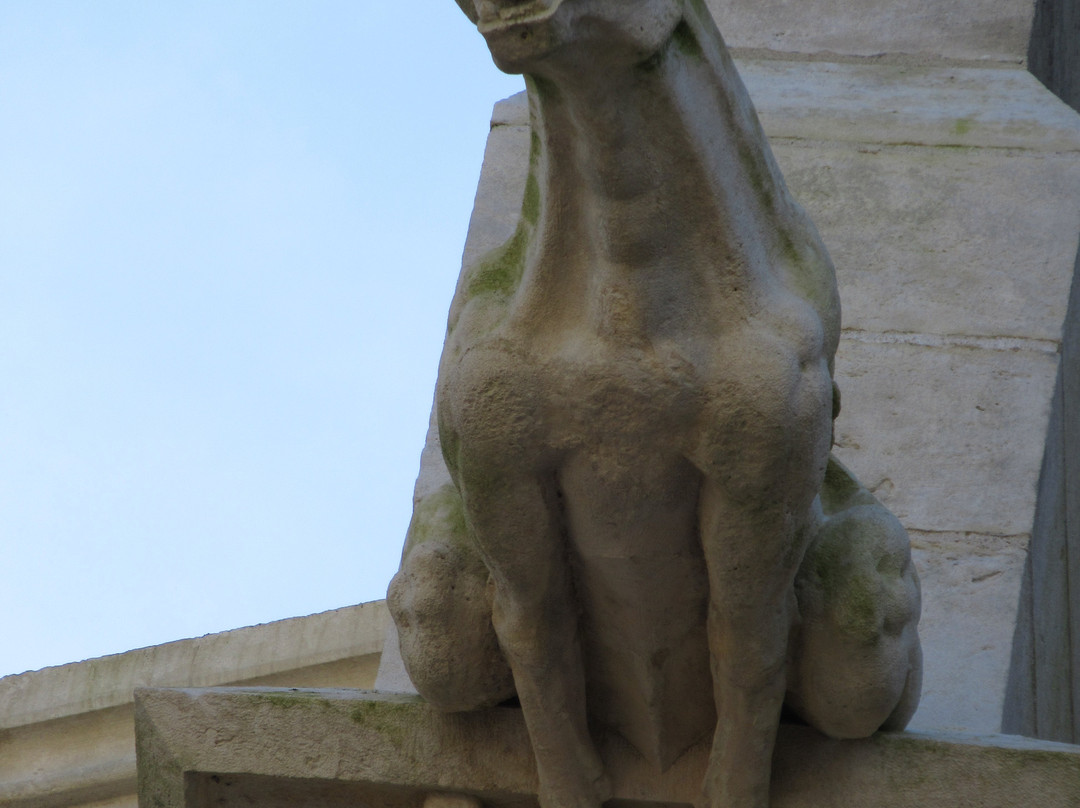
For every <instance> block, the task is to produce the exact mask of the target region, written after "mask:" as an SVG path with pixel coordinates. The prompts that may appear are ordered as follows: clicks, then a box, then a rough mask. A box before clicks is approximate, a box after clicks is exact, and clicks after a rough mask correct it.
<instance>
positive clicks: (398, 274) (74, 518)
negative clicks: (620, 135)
mask: <svg viewBox="0 0 1080 808" xmlns="http://www.w3.org/2000/svg"><path fill="white" fill-rule="evenodd" d="M521 86H522V84H521V80H520V78H518V77H506V76H503V75H502V74H500V73H499V72H498V71H497V70H496V69H495V67H494V66H493V65H492V64H491V61H490V58H489V57H488V54H487V50H486V48H485V47H484V44H483V40H482V39H481V38H480V36H479V35H478V34H477V33H476V31H475V29H474V28H472V26H471V25H470V24H469V23H468V21H467V20H466V19H465V17H464V16H463V15H462V14H461V12H460V11H459V10H458V8H457V6H456V5H455V3H454V0H431V2H426V1H425V2H423V3H421V4H420V5H402V4H400V3H390V2H379V3H374V2H368V0H359V1H357V0H353V1H352V2H330V1H329V0H325V1H320V0H305V2H302V3H301V2H290V3H284V2H271V1H270V0H246V1H244V2H240V1H239V0H213V1H212V2H211V1H210V0H201V1H196V2H192V1H191V0H186V1H185V2H180V1H179V0H171V1H170V2H164V0H163V1H162V2H152V3H148V2H145V1H144V0H125V1H124V2H107V0H95V2H92V3H90V2H55V1H54V0H6V2H5V3H4V10H3V14H2V17H0V121H2V125H0V548H2V550H3V556H2V562H0V615H2V617H0V628H2V631H0V675H4V674H9V673H18V672H21V671H24V670H28V669H36V668H40V667H44V666H47V665H55V664H62V663H65V662H71V661H76V660H80V659H84V658H87V657H92V656H99V655H102V654H107V653H115V652H120V651H125V650H128V649H131V648H136V647H141V646H145V645H154V644H158V643H162V642H167V641H169V640H174V639H180V638H183V637H190V636H198V635H200V634H205V633H208V632H215V631H222V630H225V629H229V628H235V627H238V626H243V625H249V624H253V623H259V622H266V621H269V620H276V619H279V618H284V617H291V616H296V615H302V614H309V613H312V612H317V611H322V610H325V609H331V608H336V607H339V606H345V605H349V604H352V603H359V602H363V601H367V600H374V599H378V598H381V597H383V596H384V593H385V590H386V584H387V582H388V580H389V578H390V576H391V575H392V574H393V571H394V570H395V569H396V566H397V561H398V556H399V553H400V550H401V544H402V540H403V538H404V532H405V528H406V525H407V523H408V519H409V515H410V509H411V504H410V500H411V492H412V484H413V480H414V478H415V475H416V471H417V467H418V460H419V453H420V449H421V446H422V443H423V437H424V431H425V428H426V423H427V416H428V411H429V408H430V404H431V394H432V389H433V384H434V378H435V369H436V364H437V362H438V355H439V351H440V349H441V344H442V337H443V332H444V329H445V321H446V309H447V306H448V303H449V299H450V295H451V293H452V291H453V286H454V282H455V280H456V278H457V274H458V269H459V261H460V255H461V248H462V245H463V243H464V237H465V232H466V226H467V223H468V216H469V211H470V209H471V204H472V198H473V193H474V191H475V187H476V179H477V177H478V174H479V167H480V161H481V157H482V154H483V146H484V139H485V136H486V133H487V127H488V119H489V115H490V110H491V105H492V103H493V102H494V101H496V100H498V99H499V98H501V97H504V96H506V95H509V94H511V93H513V92H516V91H517V90H518V89H520V88H521Z"/></svg>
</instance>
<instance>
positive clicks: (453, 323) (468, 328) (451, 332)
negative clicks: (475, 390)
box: [447, 226, 528, 341]
mask: <svg viewBox="0 0 1080 808" xmlns="http://www.w3.org/2000/svg"><path fill="white" fill-rule="evenodd" d="M527 244H528V234H527V232H526V230H525V228H524V227H522V226H519V227H518V228H517V230H516V231H515V232H514V235H513V236H511V237H510V239H509V240H508V241H506V243H504V244H502V245H500V246H499V247H496V248H495V249H493V250H491V251H490V252H487V253H484V254H483V255H481V256H480V257H479V258H478V259H476V260H475V261H473V262H472V263H470V264H468V265H466V266H465V267H464V269H463V270H462V273H461V278H460V280H459V281H458V286H457V290H456V291H455V292H454V301H453V303H452V304H451V306H450V317H449V321H448V327H447V331H448V337H449V338H452V339H455V340H457V341H460V340H462V339H463V338H464V339H465V340H466V341H472V339H471V338H470V335H472V336H473V337H475V335H476V334H477V333H485V332H489V331H490V330H491V329H493V328H495V327H496V326H497V325H498V323H500V322H501V321H502V319H503V317H504V315H505V312H506V310H507V308H508V305H509V302H510V299H511V298H512V297H513V295H514V293H515V292H516V291H517V288H518V286H519V285H520V283H521V276H522V273H523V271H524V266H525V249H526V246H527Z"/></svg>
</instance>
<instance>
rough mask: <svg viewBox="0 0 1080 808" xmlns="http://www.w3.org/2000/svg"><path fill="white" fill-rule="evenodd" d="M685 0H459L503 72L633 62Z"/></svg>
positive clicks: (671, 23) (661, 38) (663, 33)
mask: <svg viewBox="0 0 1080 808" xmlns="http://www.w3.org/2000/svg"><path fill="white" fill-rule="evenodd" d="M684 1H685V0H457V3H458V5H459V6H461V9H462V10H463V11H464V12H465V14H466V15H468V17H469V19H470V20H472V21H473V22H474V23H476V27H477V28H478V29H479V31H480V33H481V34H483V35H484V39H486V40H487V44H488V48H489V49H490V50H491V56H492V58H493V59H494V60H495V64H496V65H498V67H499V69H500V70H503V71H505V72H507V73H539V74H543V73H545V72H547V71H546V70H545V66H547V67H548V68H549V69H556V70H557V69H558V68H559V67H560V66H561V67H562V68H563V69H566V68H570V69H577V68H583V69H587V68H589V67H590V66H596V67H610V66H612V65H613V64H619V63H625V64H636V63H638V62H641V61H643V60H645V59H647V58H649V57H650V56H652V55H653V54H654V53H656V52H657V51H658V50H659V49H660V47H661V46H662V45H663V44H664V43H665V42H667V40H668V38H669V37H670V36H671V33H672V31H673V30H674V29H675V26H676V25H677V24H678V23H679V20H680V19H682V15H683V3H684Z"/></svg>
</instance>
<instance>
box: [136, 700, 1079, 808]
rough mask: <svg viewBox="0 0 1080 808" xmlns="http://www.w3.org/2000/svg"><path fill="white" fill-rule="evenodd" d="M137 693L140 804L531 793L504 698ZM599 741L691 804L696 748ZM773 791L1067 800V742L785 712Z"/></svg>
mask: <svg viewBox="0 0 1080 808" xmlns="http://www.w3.org/2000/svg"><path fill="white" fill-rule="evenodd" d="M136 704H137V706H136V714H137V724H138V746H139V788H140V795H141V802H140V805H141V808H209V806H215V807H216V808H228V807H229V806H242V805H256V806H258V808H278V806H280V807H281V808H286V806H288V807H289V808H293V806H298V805H319V806H334V807H335V808H336V806H342V808H344V807H345V806H352V805H357V804H362V805H377V806H386V807H387V808H390V806H415V807H416V808H419V806H420V805H421V804H422V803H423V801H424V799H425V797H426V796H427V795H428V794H429V793H432V792H435V793H443V794H447V793H448V794H455V793H464V794H467V795H470V796H473V797H478V798H479V799H480V800H481V801H482V802H483V804H485V805H489V806H493V808H496V807H499V806H507V807H509V806H523V805H535V804H536V803H535V800H536V788H537V778H536V772H535V769H534V767H533V756H532V750H531V747H530V744H529V738H528V734H527V733H526V731H525V725H524V722H523V721H522V718H521V712H520V710H518V709H516V708H509V707H495V708H491V709H489V710H482V711H477V712H473V713H462V714H455V715H446V714H443V713H440V712H438V711H437V710H434V709H433V708H431V707H429V706H428V705H426V704H424V703H422V702H421V701H419V700H417V699H410V698H409V697H388V696H385V695H379V694H374V693H365V692H362V691H344V690H332V691H328V690H317V691H310V690H308V691H305V690H282V689H251V690H242V691H237V690H235V689H228V690H225V689H214V690H202V691H197V690H143V691H140V692H139V693H138V694H137V697H136ZM466 739H468V742H467V743H466V742H465V740H466ZM602 754H603V756H604V759H605V761H606V762H607V763H608V768H609V770H610V771H611V773H612V791H613V793H614V795H615V797H616V798H617V799H619V800H620V801H626V803H627V804H632V805H661V804H688V803H690V802H692V801H693V800H694V799H695V798H696V796H697V788H698V783H700V780H701V774H702V771H703V769H704V766H705V759H706V750H705V749H704V748H703V747H696V748H694V749H692V750H690V751H689V752H688V753H687V754H686V755H684V756H683V757H682V758H680V759H679V760H678V761H676V762H675V764H674V765H673V766H672V767H671V768H670V769H668V770H667V771H665V772H662V773H661V772H659V771H657V770H656V769H654V768H652V767H650V766H649V765H648V764H646V763H645V761H643V760H642V759H641V758H640V757H638V756H637V755H636V754H635V753H634V752H633V750H632V749H630V748H629V747H628V746H627V745H626V744H621V743H619V742H618V741H617V740H611V741H610V742H609V743H608V744H607V745H606V746H604V748H603V750H602ZM772 793H773V808H825V806H836V805H844V806H848V805H850V806H874V807H875V808H955V807H956V806H961V805H970V806H988V807H989V806H994V808H1027V806H1029V805H1038V806H1040V808H1043V807H1044V806H1045V808H1071V807H1072V806H1075V805H1077V804H1080V749H1077V748H1076V747H1071V746H1065V745H1061V744H1053V743H1047V742H1041V741H1028V740H1026V739H1022V738H1016V737H1010V736H997V737H981V736H963V735H949V734H929V733H928V734H922V733H896V734H891V733H886V734H880V735H876V736H874V737H873V738H869V739H866V740H860V741H832V740H828V739H826V738H825V737H824V736H821V735H819V734H818V733H816V732H815V731H814V730H811V729H809V728H807V727H799V726H793V725H783V726H782V727H781V730H780V736H779V739H778V741H777V747H776V755H775V763H774V774H773V788H772Z"/></svg>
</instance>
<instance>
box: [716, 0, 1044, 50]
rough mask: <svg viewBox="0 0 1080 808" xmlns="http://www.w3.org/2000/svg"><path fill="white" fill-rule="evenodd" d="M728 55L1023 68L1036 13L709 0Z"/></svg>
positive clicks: (894, 0)
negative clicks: (881, 58)
mask: <svg viewBox="0 0 1080 808" xmlns="http://www.w3.org/2000/svg"><path fill="white" fill-rule="evenodd" d="M708 5H709V8H710V9H711V10H712V12H713V16H714V17H715V18H716V21H717V23H718V24H719V26H720V30H721V31H723V33H724V36H725V38H726V39H727V41H728V44H729V45H730V46H731V47H734V48H763V49H768V50H773V51H781V52H796V53H823V54H844V55H850V56H877V55H879V54H882V53H889V54H897V53H900V54H915V55H921V56H924V57H927V56H931V57H933V56H936V57H944V58H949V59H965V60H967V59H970V60H982V61H1001V62H1012V63H1014V64H1016V63H1021V62H1023V60H1024V58H1025V57H1026V55H1027V50H1028V40H1029V38H1030V34H1031V26H1032V21H1033V19H1034V15H1035V8H1034V5H1033V4H1032V3H1031V2H1025V0H957V2H954V3H941V2H937V0H858V2H854V3H851V2H840V0H802V2H798V3H791V2H787V0H708Z"/></svg>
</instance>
